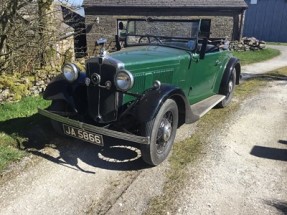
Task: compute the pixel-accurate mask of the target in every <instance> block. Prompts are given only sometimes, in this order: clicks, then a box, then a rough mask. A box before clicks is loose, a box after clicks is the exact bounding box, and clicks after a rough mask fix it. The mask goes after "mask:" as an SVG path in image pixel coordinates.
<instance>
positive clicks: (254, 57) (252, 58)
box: [232, 48, 280, 66]
mask: <svg viewBox="0 0 287 215" xmlns="http://www.w3.org/2000/svg"><path fill="white" fill-rule="evenodd" d="M232 53H233V55H234V56H235V57H237V58H239V59H240V62H241V65H242V66H244V65H246V64H251V63H258V62H261V61H265V60H268V59H271V58H274V57H276V56H278V55H280V51H279V50H277V49H272V48H266V49H262V50H260V51H246V52H235V51H234V52H232Z"/></svg>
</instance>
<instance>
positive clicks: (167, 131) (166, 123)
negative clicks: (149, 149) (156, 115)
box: [156, 112, 173, 153]
mask: <svg viewBox="0 0 287 215" xmlns="http://www.w3.org/2000/svg"><path fill="white" fill-rule="evenodd" d="M172 123H173V116H172V113H171V112H167V113H166V114H165V115H164V117H163V118H162V121H161V123H160V126H159V128H158V133H157V141H156V144H157V152H158V153H162V152H163V151H164V149H165V146H166V144H167V143H168V141H169V139H170V137H171V134H172Z"/></svg>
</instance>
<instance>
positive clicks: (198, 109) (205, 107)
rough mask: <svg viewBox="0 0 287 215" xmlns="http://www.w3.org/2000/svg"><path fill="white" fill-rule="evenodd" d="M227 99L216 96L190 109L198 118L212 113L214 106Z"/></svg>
mask: <svg viewBox="0 0 287 215" xmlns="http://www.w3.org/2000/svg"><path fill="white" fill-rule="evenodd" d="M223 99H225V96H224V95H214V96H211V97H208V98H207V99H204V100H202V101H201V102H198V103H196V104H194V105H191V106H190V108H191V110H192V113H193V114H194V115H196V116H197V117H198V118H200V117H202V116H204V115H205V114H206V113H207V112H208V111H210V110H211V109H212V108H213V107H214V106H216V105H217V104H218V103H219V102H221V101H222V100H223Z"/></svg>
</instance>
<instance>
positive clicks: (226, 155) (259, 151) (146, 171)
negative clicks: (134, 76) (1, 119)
mask: <svg viewBox="0 0 287 215" xmlns="http://www.w3.org/2000/svg"><path fill="white" fill-rule="evenodd" d="M276 48H278V49H280V50H281V51H282V53H283V54H282V55H281V56H279V57H277V58H275V59H273V60H270V61H267V62H263V63H258V64H253V65H249V66H244V67H243V73H244V74H247V73H248V74H255V73H262V72H267V71H270V70H273V69H276V68H279V67H283V66H287V46H284V47H281V46H276ZM286 104H287V83H286V81H275V82H270V84H269V85H268V87H267V88H265V89H262V91H260V93H259V94H258V95H256V96H253V97H252V98H249V99H247V100H246V101H244V102H243V103H242V104H241V107H240V109H239V110H238V112H236V113H234V120H232V121H230V122H229V123H227V124H226V125H224V126H223V129H222V131H221V132H220V134H218V133H217V134H210V144H209V146H208V147H207V150H208V153H207V154H206V156H203V157H202V158H201V159H199V162H198V165H196V166H190V167H189V168H188V170H189V172H190V176H191V177H190V181H189V183H188V184H186V188H185V189H184V191H183V192H182V193H181V194H180V195H179V196H178V198H177V199H175V201H174V202H175V207H177V208H179V209H178V214H280V213H284V212H282V211H283V210H285V212H286V208H287V186H286V185H287V165H286V164H287V163H286V161H287V154H286V153H287V152H286V151H287V131H286V125H287V109H286ZM194 127H195V125H185V126H183V127H182V128H181V129H179V131H178V135H177V141H179V140H182V139H184V138H186V137H188V136H190V135H191V134H192V131H193V129H194ZM53 141H54V145H55V146H54V147H53V148H48V149H43V150H40V151H37V152H34V155H33V156H32V158H26V159H25V160H26V161H24V163H25V162H26V163H28V164H29V167H27V168H21V167H18V168H17V169H18V170H15V171H14V173H13V174H12V175H13V178H11V179H10V180H7V177H6V176H3V177H2V178H1V179H0V185H1V186H0V214H3V215H6V214H17V215H18V214H29V215H31V214H36V215H39V214H45V215H48V214H53V215H55V214H61V215H62V214H69V215H71V214H141V213H142V212H143V211H145V210H146V209H147V204H148V202H149V200H150V199H151V198H152V197H155V196H157V195H159V194H161V192H162V187H163V185H164V182H165V180H166V178H165V172H166V170H168V168H169V164H168V162H164V163H163V164H161V165H160V166H158V167H155V168H146V166H145V164H144V163H143V162H142V161H141V159H138V158H139V156H140V155H139V149H138V148H136V147H129V148H128V149H123V148H122V146H121V144H120V143H118V142H110V144H111V147H110V149H106V148H104V149H101V148H99V147H96V146H93V145H90V144H88V143H82V142H79V141H77V140H71V139H66V138H61V137H58V136H55V138H54V140H53ZM42 144H45V143H42ZM47 144H50V143H47ZM59 146H61V147H59ZM34 157H37V159H36V161H37V162H35V163H34V161H35V158H34ZM125 159H126V160H130V162H126V161H125V162H123V163H120V162H118V161H119V160H122V161H123V160H125Z"/></svg>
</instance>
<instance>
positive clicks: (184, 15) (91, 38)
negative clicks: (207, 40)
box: [83, 0, 247, 55]
mask: <svg viewBox="0 0 287 215" xmlns="http://www.w3.org/2000/svg"><path fill="white" fill-rule="evenodd" d="M83 7H84V10H85V14H86V33H87V35H86V37H87V51H88V54H89V55H94V54H95V53H94V50H95V49H94V48H95V41H96V39H98V38H101V37H104V38H107V39H108V41H109V42H111V41H113V40H114V35H116V34H117V33H118V29H117V26H118V23H119V21H124V20H125V19H127V18H146V17H152V18H177V19H194V18H204V19H206V20H209V21H210V23H211V24H210V31H211V33H212V34H211V37H212V38H222V37H226V36H228V37H229V38H230V39H239V38H240V36H241V32H242V25H243V16H244V11H245V10H246V8H247V4H246V3H245V1H244V0H204V1H203V0H84V3H83ZM109 42H108V43H109Z"/></svg>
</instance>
